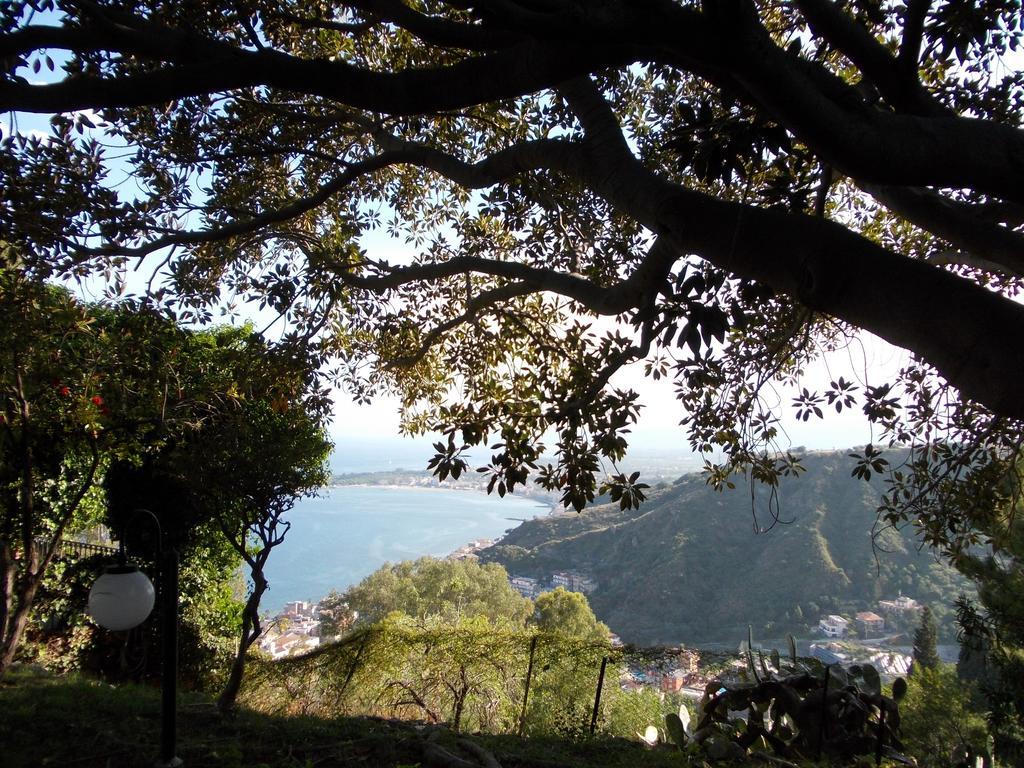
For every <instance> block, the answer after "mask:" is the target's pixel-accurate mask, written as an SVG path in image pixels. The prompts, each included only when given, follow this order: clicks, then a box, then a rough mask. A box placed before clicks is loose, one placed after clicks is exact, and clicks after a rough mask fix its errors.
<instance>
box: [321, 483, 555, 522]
mask: <svg viewBox="0 0 1024 768" xmlns="http://www.w3.org/2000/svg"><path fill="white" fill-rule="evenodd" d="M344 488H381V489H383V490H388V491H432V492H451V491H461V492H467V493H480V494H483V495H484V496H488V497H491V498H494V495H493V494H489V493H487V491H485V490H484V488H483V487H482V486H479V487H476V486H465V485H463V486H444V485H417V484H415V483H409V484H408V485H406V484H403V483H335V482H331V483H329V484H327V485H325V486H322V487H321V489H320V490H328V491H334V490H339V489H344ZM508 496H509V497H511V498H513V499H522V500H523V501H532V502H534V503H535V504H536V505H537V506H538V507H543V508H545V509H546V510H547V514H549V515H550V514H553V513H554V512H556V511H557V507H558V502H557V501H555V500H552V499H549V498H548V496H546V495H540V494H537V495H535V494H522V493H515V492H511V493H509V494H508ZM499 498H500V497H499ZM538 517H540V515H538Z"/></svg>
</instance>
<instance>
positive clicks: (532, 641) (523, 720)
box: [519, 635, 537, 738]
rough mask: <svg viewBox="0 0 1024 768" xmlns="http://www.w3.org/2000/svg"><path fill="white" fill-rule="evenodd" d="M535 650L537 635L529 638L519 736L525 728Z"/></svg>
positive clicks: (520, 736)
mask: <svg viewBox="0 0 1024 768" xmlns="http://www.w3.org/2000/svg"><path fill="white" fill-rule="evenodd" d="M536 650H537V636H536V635H534V636H533V637H531V638H530V663H529V664H528V665H527V666H526V688H525V689H524V690H523V711H522V712H521V713H520V715H519V738H523V730H524V729H525V728H526V704H527V702H528V701H529V700H530V678H531V677H533V654H534V652H535V651H536Z"/></svg>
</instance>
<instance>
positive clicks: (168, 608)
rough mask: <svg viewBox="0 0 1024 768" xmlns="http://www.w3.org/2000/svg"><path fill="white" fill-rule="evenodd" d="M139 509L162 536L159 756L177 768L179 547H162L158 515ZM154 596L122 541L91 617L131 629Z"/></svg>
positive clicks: (160, 766) (167, 767)
mask: <svg viewBox="0 0 1024 768" xmlns="http://www.w3.org/2000/svg"><path fill="white" fill-rule="evenodd" d="M138 511H140V512H145V513H147V514H148V515H149V516H150V517H152V518H153V521H154V522H155V523H156V526H157V530H158V531H159V534H160V536H159V538H158V544H157V549H158V556H159V565H160V638H161V669H160V688H161V696H160V756H159V758H158V759H157V762H156V766H157V768H178V766H181V765H182V760H181V758H180V757H178V756H176V755H175V754H174V753H175V752H176V751H177V750H176V744H177V709H178V565H179V563H178V550H177V549H175V548H174V547H164V546H163V544H162V542H161V541H160V539H162V538H163V531H162V530H161V528H160V521H159V520H157V518H156V515H154V514H153V513H152V512H150V511H149V510H146V509H142V510H138ZM154 598H155V595H154V590H153V583H152V582H151V581H150V580H149V578H148V577H147V576H146V574H144V573H142V571H140V570H139V569H138V568H137V567H136V566H135V565H133V564H132V563H129V562H128V561H127V559H126V557H125V553H124V542H123V541H122V542H121V554H120V557H119V558H118V564H117V565H114V566H110V567H108V568H107V569H106V571H105V572H104V573H103V575H102V576H100V577H99V578H98V579H97V580H96V582H95V583H94V584H93V585H92V589H90V590H89V608H88V610H89V615H90V616H91V617H92V618H93V620H94V621H95V622H96V623H97V624H99V625H100V626H101V627H103V628H105V629H111V630H115V631H120V630H125V629H132V628H133V627H137V626H138V625H139V624H141V623H142V622H143V621H145V620H146V617H148V616H149V614H150V612H151V611H152V610H153V604H154Z"/></svg>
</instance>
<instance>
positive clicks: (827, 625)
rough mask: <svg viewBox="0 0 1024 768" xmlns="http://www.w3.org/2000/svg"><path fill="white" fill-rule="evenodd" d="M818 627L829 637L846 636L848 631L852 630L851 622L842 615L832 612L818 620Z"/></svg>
mask: <svg viewBox="0 0 1024 768" xmlns="http://www.w3.org/2000/svg"><path fill="white" fill-rule="evenodd" d="M818 629H820V630H821V631H822V632H823V633H824V634H825V635H827V636H828V637H846V633H847V632H849V630H850V622H849V621H847V620H846V619H844V618H843V617H842V616H836V615H835V614H833V613H830V614H829V615H828V616H824V617H822V618H821V620H820V621H819V622H818Z"/></svg>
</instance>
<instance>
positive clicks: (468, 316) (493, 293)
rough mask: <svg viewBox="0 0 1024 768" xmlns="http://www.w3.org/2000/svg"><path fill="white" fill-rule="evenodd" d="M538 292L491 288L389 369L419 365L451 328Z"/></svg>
mask: <svg viewBox="0 0 1024 768" xmlns="http://www.w3.org/2000/svg"><path fill="white" fill-rule="evenodd" d="M537 290H538V288H537V286H536V285H534V284H531V283H526V282H520V283H512V284H511V285H503V286H499V287H498V288H492V289H491V290H489V291H484V292H483V293H481V294H480V295H478V296H475V297H473V299H471V300H470V301H469V302H468V304H467V305H466V311H465V312H463V313H462V314H460V315H458V316H456V317H453V318H451V319H450V320H447V321H445V322H443V323H440V324H439V325H435V326H434V327H433V328H431V329H430V331H428V332H427V335H426V336H424V337H423V341H421V342H420V345H419V347H418V348H417V349H416V351H414V352H413V353H411V354H409V355H405V356H402V357H398V358H395V359H394V360H392V361H390V363H389V364H388V365H389V367H395V368H411V367H413V366H414V365H416V364H417V363H419V362H420V361H421V360H422V359H423V358H424V357H425V356H426V354H427V353H428V352H429V351H430V349H431V347H433V346H434V345H435V344H436V343H437V342H438V341H439V340H440V339H441V338H442V337H443V336H444V335H445V334H446V333H448V332H449V331H451V330H452V329H453V328H457V327H458V326H460V325H463V324H465V323H468V322H470V321H472V320H475V319H476V318H477V317H479V316H480V314H481V313H482V312H484V311H485V310H488V309H492V308H493V307H495V306H496V305H498V304H500V303H501V302H503V301H507V300H508V299H511V298H515V297H516V296H526V295H528V294H531V293H536V292H537Z"/></svg>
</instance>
